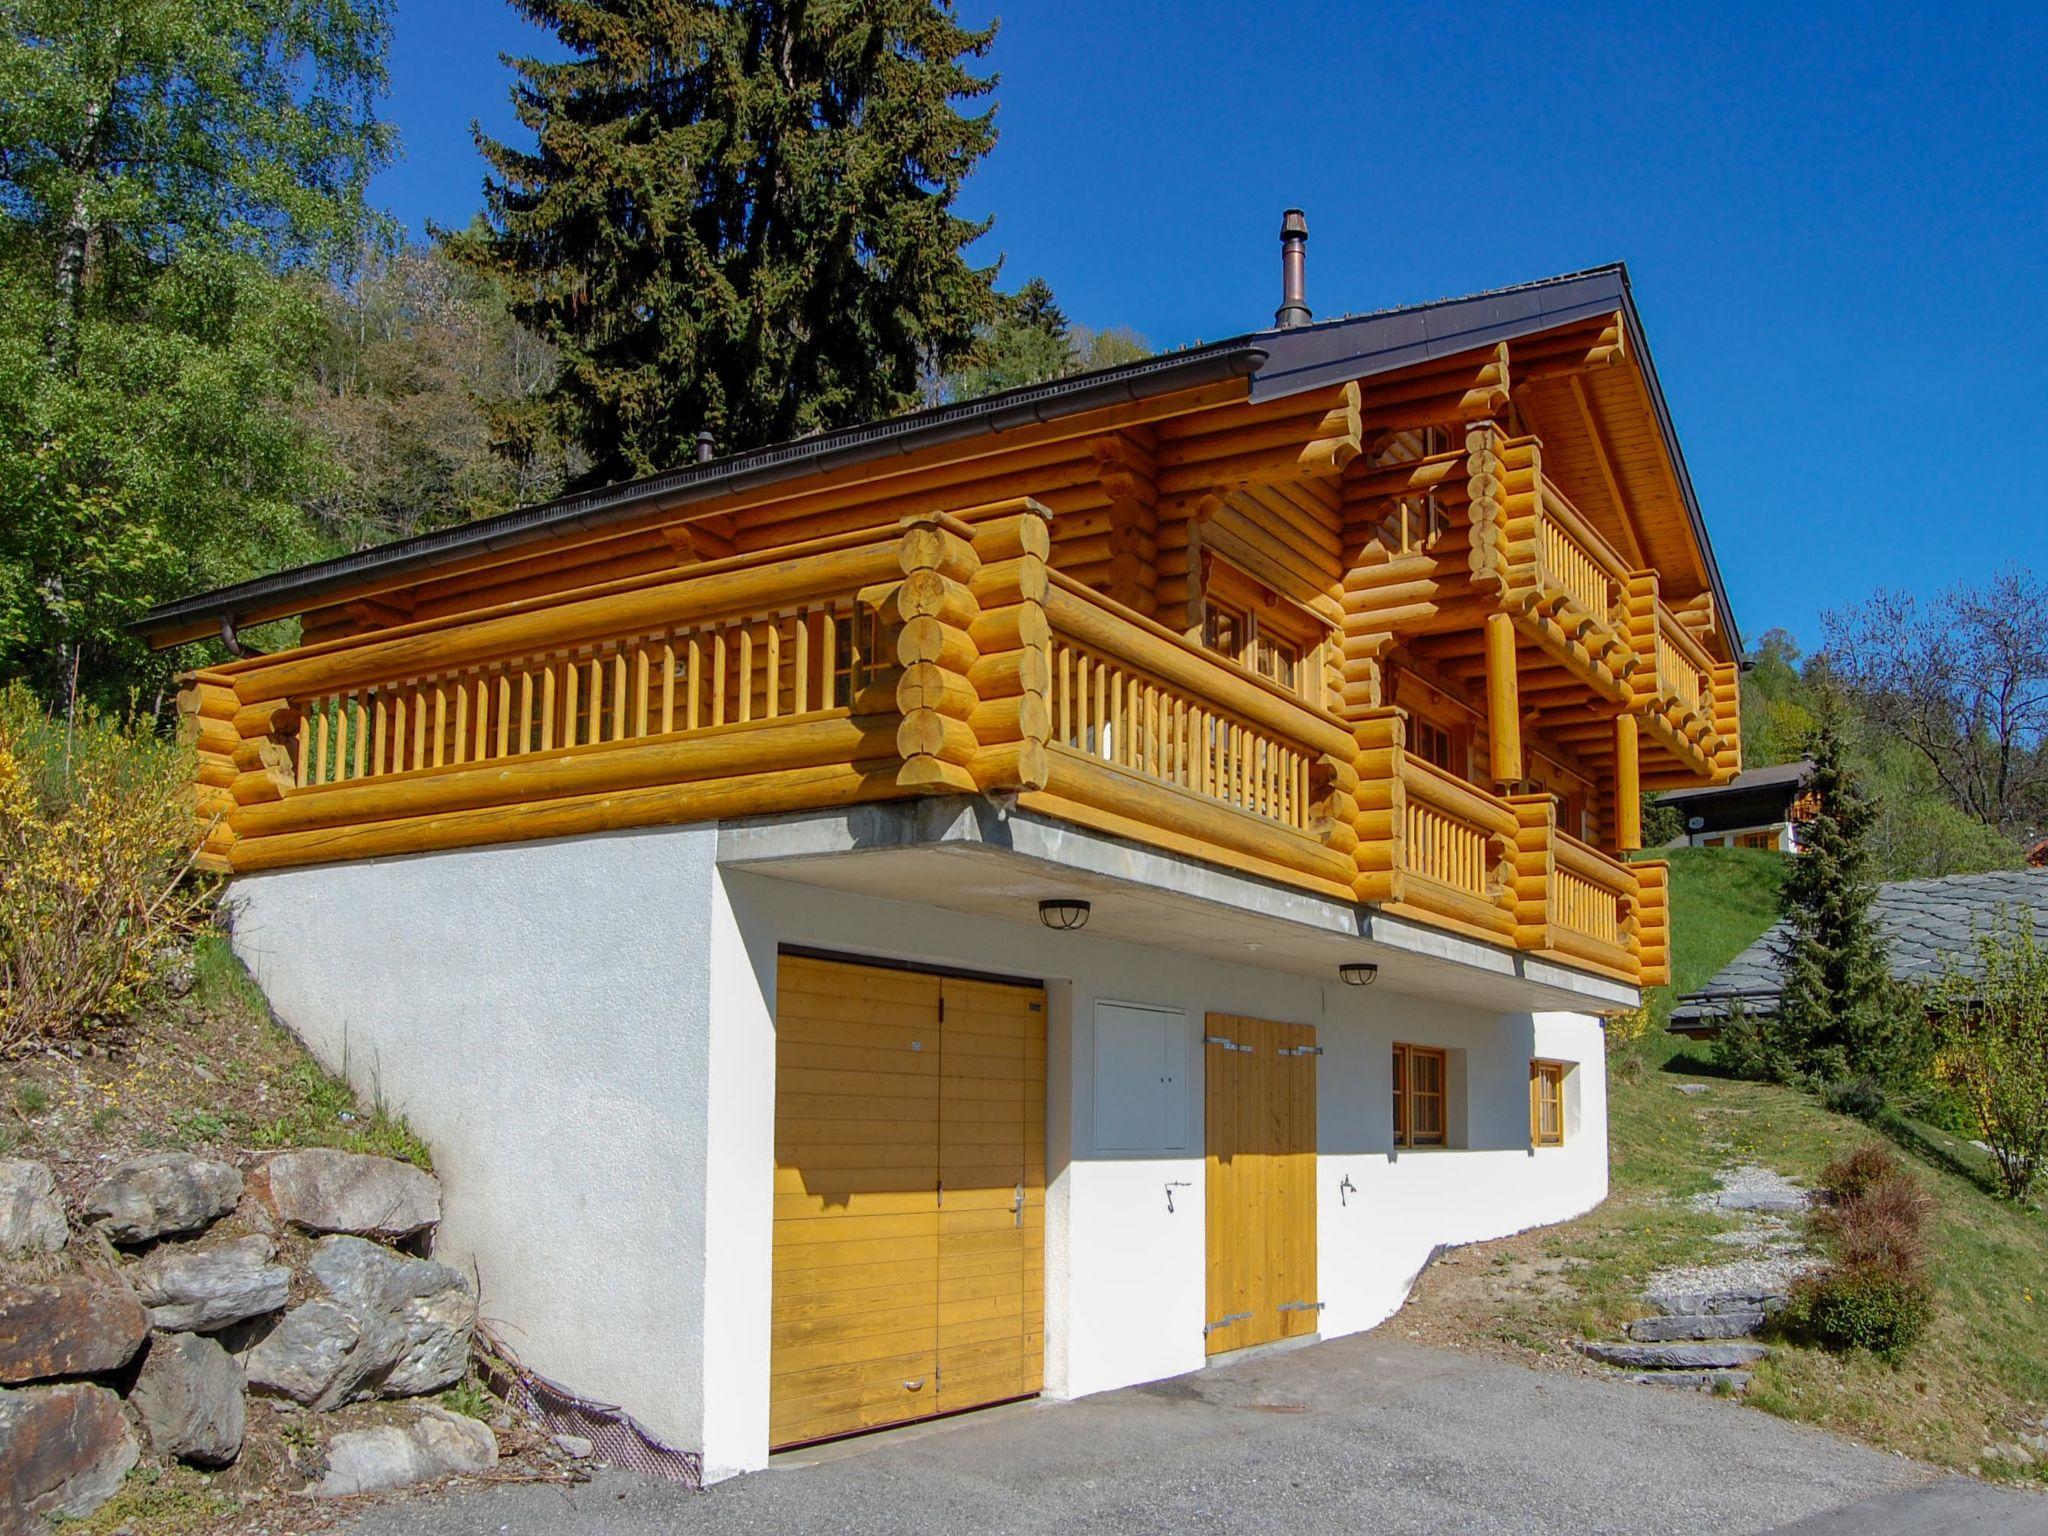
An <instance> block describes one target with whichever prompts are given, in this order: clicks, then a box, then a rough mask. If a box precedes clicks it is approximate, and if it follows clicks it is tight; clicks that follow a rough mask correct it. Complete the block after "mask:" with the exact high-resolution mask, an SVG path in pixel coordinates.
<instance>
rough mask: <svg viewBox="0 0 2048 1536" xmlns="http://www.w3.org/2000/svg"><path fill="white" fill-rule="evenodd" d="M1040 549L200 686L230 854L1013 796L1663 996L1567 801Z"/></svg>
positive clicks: (239, 674)
mask: <svg viewBox="0 0 2048 1536" xmlns="http://www.w3.org/2000/svg"><path fill="white" fill-rule="evenodd" d="M1048 551H1049V540H1048V532H1047V514H1046V513H1045V511H1044V509H1043V508H1042V507H1040V506H1039V505H1038V504H1037V503H1035V502H1032V501H1028V500H1013V501H1007V502H1002V503H997V504H993V505H987V506H980V507H974V508H970V509H967V510H964V511H961V512H958V513H950V514H949V513H933V514H926V515H921V516H917V517H913V518H909V519H906V520H905V521H904V522H903V523H902V524H901V525H900V526H898V527H896V528H894V529H892V530H889V531H888V532H886V533H880V534H878V533H875V532H872V531H869V532H861V533H851V534H845V535H840V536H834V537H824V538H817V539H813V540H810V541H807V542H805V543H802V544H796V545H791V546H787V547H784V548H781V549H778V550H776V551H774V552H772V553H768V554H758V555H736V556H731V557H728V558H724V559H716V560H711V561H707V562H704V563H702V564H698V565H694V566H690V567H687V568H685V569H684V570H682V571H680V572H678V571H666V572H659V573H653V574H647V575H640V576H632V577H627V578H624V579H620V580H615V581H612V582H610V583H607V584H605V585H602V586H597V587H592V588H587V589H585V590H584V591H583V592H581V593H577V594H572V595H570V596H568V597H567V598H561V597H547V598H532V599H523V600H517V601H512V602H507V603H504V604H501V605H499V606H498V607H496V608H492V609H488V610H484V611H482V612H476V613H471V614H466V615H462V616H459V617H450V618H439V619H428V620H424V621H420V622H416V623H411V624H404V625H400V626H397V627H393V628H390V629H386V630H383V631H380V632H377V633H374V634H370V635H365V636H359V637H349V638H343V639H336V640H332V641H328V642H325V643H321V644H315V645H309V646H304V647H301V648H299V649H297V650H293V651H288V652H283V653H280V654H277V655H271V656H263V657H251V658H248V659H245V660H241V661H237V662H234V663H231V664H228V665H225V666H222V667H219V668H215V669H210V670H208V671H205V672H201V673H198V674H196V675H195V676H194V678H193V680H192V683H191V686H190V687H189V688H188V689H187V691H186V693H185V694H184V695H183V696H182V698H181V704H182V706H183V708H184V710H185V712H186V715H187V720H188V728H189V734H190V737H191V739H192V740H193V741H194V743H195V744H196V746H197V748H198V751H199V755H200V781H201V788H200V802H199V804H200V811H201V814H202V816H203V817H204V818H205V819H206V821H207V823H208V834H207V842H206V849H207V855H208V858H209V861H210V862H211V863H212V864H213V865H214V866H215V867H217V868H222V869H231V870H234V871H237V872H241V871H257V870H268V869H277V868H283V867H288V866H293V865H301V864H309V863H319V862H324V861H329V860H335V859H350V858H362V857H371V856H378V855H390V854H402V853H414V852H421V851H427V850H435V849H446V848H456V847H465V846H473V845H480V844H488V843H501V842H511V841H517V840H522V839H529V838H540V837H551V836H559V835H566V834H572V833H588V832H595V831H603V830H610V829H615V828H623V827H636V826H649V825H657V824H671V823H682V822H691V821H706V820H727V819H732V818H739V817H749V816H760V815H765V814H773V813H785V812H801V811H815V810H820V809H825V808H836V807H846V806H851V805H855V804H858V803H862V802H872V801H886V800H895V799H903V798H908V797H914V796H926V795H946V794H960V795H987V794H995V795H999V796H1009V795H1014V796H1015V797H1016V799H1017V803H1018V804H1019V805H1020V806H1021V807H1022V808H1023V809H1025V810H1027V811H1030V812H1033V813H1035V814H1037V815H1041V816H1045V817H1050V818H1054V819H1056V820H1059V821H1062V822H1066V823H1069V824H1074V825H1079V826H1085V827H1089V828H1093V829H1094V830H1096V831H1099V832H1103V833H1108V834H1111V835H1113V836H1115V837H1119V838H1123V839H1127V840H1130V841H1133V842H1136V843H1139V844H1144V845H1147V846H1150V847H1153V848H1160V849H1166V850H1169V851H1172V852H1175V853H1179V854H1184V855H1190V856H1193V857H1196V858H1199V859H1202V860H1206V861H1209V862H1211V863H1215V864H1221V865H1225V866H1228V867H1231V868H1234V869H1236V870H1239V871H1242V872H1244V873H1248V874H1251V875H1254V876H1257V877H1260V878H1262V879H1265V880H1270V881H1278V882H1282V883H1284V884H1286V885H1289V886H1292V887H1296V888H1299V889H1304V890H1308V891H1311V892H1314V893H1316V894H1318V895H1320V896H1323V897H1326V898H1334V899H1338V900H1342V901H1345V902H1363V903H1371V904H1374V905H1375V906H1377V907H1380V908H1383V909H1384V910H1387V911H1389V912H1392V913H1395V914H1398V915H1400V916H1402V917H1406V918H1411V919H1414V920H1416V921H1418V922H1422V923H1426V924H1428V925H1431V926H1433V927H1436V928H1439V929H1443V930H1447V931H1450V932H1454V933H1457V934H1460V935H1463V936H1465V937H1467V938H1473V939H1478V940H1481V941H1484V942H1486V943H1488V944H1492V945H1496V946H1501V947H1507V948H1512V949H1515V950H1519V951H1523V952H1527V953H1530V954H1536V955H1542V956H1546V957H1549V958H1551V959H1554V960H1557V961H1561V962H1564V963H1567V964H1570V965H1572V966H1575V967H1578V968H1581V969H1584V970H1590V971H1593V972H1596V973H1598V974H1600V975H1603V976H1606V977H1610V978H1613V979H1616V980H1620V981H1624V982H1628V983H1637V982H1653V981H1655V980H1657V979H1659V978H1660V976H1661V973H1662V965H1663V947H1662V941H1661V938H1660V937H1659V935H1660V934H1661V932H1662V927H1661V924H1662V915H1661V913H1662V895H1661V893H1662V883H1661V880H1660V879H1658V878H1656V875H1655V871H1656V868H1657V867H1656V866H1654V865H1645V864H1625V863H1622V862H1620V861H1618V860H1615V859H1613V858H1610V857H1609V856H1607V855H1605V854H1602V853H1600V852H1598V851H1597V850H1595V849H1593V848H1591V847H1589V846H1587V845H1586V844H1584V843H1582V842H1580V841H1578V840H1577V839H1575V838H1573V837H1571V836H1568V835H1567V834H1566V833H1565V832H1564V831H1562V830H1561V829H1560V828H1559V827H1558V826H1557V825H1556V802H1555V800H1553V799H1552V798H1551V797H1549V796H1547V795H1517V796H1509V797H1501V796H1496V795H1494V794H1491V793H1489V792H1487V791H1486V790H1484V789H1481V788H1478V787H1475V786H1473V785H1471V784H1468V783H1465V782H1464V781H1463V780H1461V779H1458V778H1456V777H1454V776H1452V775H1450V774H1448V773H1446V772H1444V771H1442V770H1440V769H1437V768H1435V767H1433V766H1432V765H1430V764H1429V763H1427V762H1425V761H1423V760H1422V759H1421V758H1420V757H1419V756H1416V755H1413V754H1411V753H1410V752H1409V751H1408V750H1407V733H1408V720H1407V717H1406V715H1405V714H1404V713H1403V711H1401V710H1399V709H1391V708H1389V709H1378V710H1372V711H1369V712H1367V713H1365V714H1364V715H1363V716H1362V717H1360V718H1358V719H1356V720H1355V721H1351V722H1347V721H1346V720H1344V719H1342V718H1340V717H1339V716H1337V715H1336V714H1333V713H1331V712H1330V711H1328V710H1325V709H1322V708H1320V707H1317V706H1316V705H1314V704H1311V703H1309V702H1306V701H1305V700H1304V699H1302V698H1300V697H1297V696H1296V695H1295V694H1293V693H1292V692H1290V691H1289V690H1287V689H1285V688H1283V687H1281V686H1279V685H1278V684H1276V683H1274V682H1271V681H1269V680H1268V679H1266V678H1264V677H1262V676H1259V675H1258V674H1256V673H1254V672H1253V671H1251V670H1249V669H1247V668H1246V667H1243V666H1240V665H1238V664H1237V663H1235V662H1232V661H1229V660H1226V659H1224V658H1222V657H1219V656H1218V655H1216V654H1214V653H1212V652H1211V651H1208V650H1205V649H1204V648H1203V647H1201V646H1199V645H1197V644H1195V643H1194V642H1192V641H1190V640H1188V639H1187V638H1185V637H1183V636H1182V635H1180V634H1179V633H1177V632H1175V631H1173V630H1171V629H1168V628H1166V627H1165V626H1163V625H1161V624H1159V623H1157V622H1155V621H1153V620H1152V619H1149V618H1147V617H1145V616H1144V615H1142V614H1139V613H1137V612H1136V611H1134V610H1132V609H1129V608H1126V607H1124V606H1122V605H1121V604H1119V603H1117V602H1115V601H1113V600H1111V599H1109V598H1106V597H1103V596H1101V595H1100V594H1098V593H1096V592H1094V591H1092V590H1090V589H1089V588H1088V587H1086V586H1084V585H1083V584H1081V583H1079V582H1077V581H1074V580H1072V579H1070V578H1068V577H1065V576H1063V575H1060V574H1058V573H1055V572H1052V571H1050V570H1049V569H1048V568H1047V563H1046V562H1047V555H1048ZM1556 559H1558V560H1562V559H1563V556H1561V555H1559V556H1557V557H1556ZM1546 569H1549V567H1546ZM1570 580H1571V581H1573V582H1575V583H1577V584H1578V589H1579V592H1580V594H1581V595H1582V596H1584V597H1589V598H1594V599H1596V600H1603V601H1606V602H1609V603H1610V604H1611V603H1612V601H1613V600H1612V598H1611V596H1606V595H1603V594H1602V593H1599V592H1596V591H1594V590H1593V589H1592V588H1591V587H1589V586H1587V585H1586V584H1585V579H1584V575H1583V572H1579V573H1577V574H1573V575H1571V576H1570ZM1546 590H1547V589H1546ZM1570 600H1571V602H1573V603H1578V602H1579V601H1580V597H1578V596H1574V597H1571V599H1570ZM1584 611H1586V612H1587V613H1588V615H1589V616H1590V610H1584ZM1577 612H1578V610H1573V609H1570V608H1565V607H1559V608H1555V609H1553V610H1552V611H1551V612H1549V613H1548V614H1547V615H1546V620H1547V621H1548V622H1553V623H1559V624H1560V627H1561V628H1562V627H1563V626H1564V625H1565V624H1577V623H1578V622H1579V620H1578V617H1577ZM1559 614H1562V615H1564V618H1563V620H1562V621H1560V619H1559V617H1558V615H1559ZM1607 622H1609V623H1612V622H1613V616H1612V607H1611V606H1610V607H1609V616H1608V619H1607ZM1580 638H1581V643H1583V638H1584V637H1583V636H1581V637H1580ZM1667 643H1668V646H1669V649H1670V651H1671V654H1672V656H1673V657H1674V658H1677V657H1682V656H1684V655H1686V654H1687V653H1685V652H1684V649H1683V639H1682V637H1678V636H1672V637H1669V638H1668V641H1667ZM1588 654H1589V655H1590V654H1591V652H1590V651H1589V652H1588ZM1602 654H1603V655H1604V654H1605V652H1604V650H1603V652H1602ZM1694 681H1695V682H1697V679H1696V678H1695V679H1694ZM1686 686H1688V684H1687V682H1686V679H1685V677H1684V676H1683V675H1680V674H1677V673H1674V687H1675V688H1678V689H1683V688H1685V687H1686Z"/></svg>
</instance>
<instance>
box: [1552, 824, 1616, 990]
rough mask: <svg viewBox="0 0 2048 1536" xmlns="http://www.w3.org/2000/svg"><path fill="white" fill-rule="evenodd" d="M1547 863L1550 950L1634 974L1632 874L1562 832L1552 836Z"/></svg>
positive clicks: (1614, 861) (1613, 860) (1605, 856)
mask: <svg viewBox="0 0 2048 1536" xmlns="http://www.w3.org/2000/svg"><path fill="white" fill-rule="evenodd" d="M1552 858H1553V863H1552V869H1551V877H1550V878H1551V887H1550V920H1551V925H1552V929H1553V932H1552V935H1551V947H1552V948H1553V949H1556V950H1558V951H1560V952H1562V953H1564V954H1567V955H1571V956H1573V957H1575V958H1577V959H1580V960H1588V961H1591V962H1593V963H1594V964H1596V965H1601V966H1605V967H1607V968H1608V969H1610V970H1617V971H1625V972H1629V973H1633V972H1634V969H1635V957H1634V940H1635V933H1636V912H1635V906H1636V878H1635V874H1634V871H1632V870H1631V869H1630V868H1629V866H1628V865H1626V864H1624V863H1622V862H1621V861H1620V860H1618V859H1612V858H1609V857H1608V856H1607V855H1606V854H1604V853H1602V852H1601V851H1600V850H1599V849H1597V848H1594V847H1592V846H1590V845H1589V844H1586V843H1582V842H1580V841H1579V840H1578V839H1577V838H1575V837H1572V836H1570V835H1569V834H1568V833H1564V832H1559V833H1557V834H1556V836H1555V840H1554V845H1553V855H1552Z"/></svg>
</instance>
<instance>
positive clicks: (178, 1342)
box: [128, 1333, 246, 1467]
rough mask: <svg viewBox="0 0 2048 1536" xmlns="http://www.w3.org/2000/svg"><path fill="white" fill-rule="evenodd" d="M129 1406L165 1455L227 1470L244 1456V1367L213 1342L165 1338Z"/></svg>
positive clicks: (152, 1351)
mask: <svg viewBox="0 0 2048 1536" xmlns="http://www.w3.org/2000/svg"><path fill="white" fill-rule="evenodd" d="M128 1404H129V1406H130V1407H132V1408H133V1409H134V1410H135V1412H136V1414H137V1415H138V1416H139V1417H140V1418H141V1420H142V1427H143V1428H144V1429H145V1430H146V1431H148V1433H149V1448H150V1449H151V1450H152V1451H154V1452H156V1454H157V1455H159V1456H165V1457H175V1458H177V1459H178V1460H180V1461H190V1462H194V1463H196V1464H198V1465H199V1466H202V1467H224V1466H226V1465H227V1464H228V1463H229V1462H231V1461H233V1460H234V1459H235V1458H236V1457H237V1456H239V1455H241V1454H242V1428H243V1422H244V1418H245V1414H246V1408H245V1405H244V1404H243V1401H242V1368H241V1367H240V1366H239V1365H237V1364H235V1357H234V1356H233V1355H231V1354H229V1353H228V1352H227V1351H226V1350H224V1349H222V1348H221V1347H220V1346H219V1345H218V1344H216V1343H214V1341H213V1340H212V1339H209V1338H204V1337H202V1336H201V1335H199V1334H196V1333H166V1334H159V1335H158V1336H157V1337H156V1338H155V1339H154V1340H152V1341H151V1343H150V1346H149V1355H148V1357H147V1358H146V1359H144V1361H143V1362H142V1372H141V1374H140V1375H138V1376H137V1377H136V1378H135V1388H134V1390H133V1391H131V1392H130V1393H129V1394H128Z"/></svg>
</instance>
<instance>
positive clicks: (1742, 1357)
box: [1579, 1343, 1770, 1371]
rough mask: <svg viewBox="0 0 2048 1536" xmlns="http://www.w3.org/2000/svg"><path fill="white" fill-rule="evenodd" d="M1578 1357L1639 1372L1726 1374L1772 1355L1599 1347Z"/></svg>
mask: <svg viewBox="0 0 2048 1536" xmlns="http://www.w3.org/2000/svg"><path fill="white" fill-rule="evenodd" d="M1579 1353H1580V1354H1582V1355H1584V1356H1586V1358H1587V1359H1589V1360H1598V1361H1601V1362H1602V1363H1604V1364H1607V1365H1620V1366H1626V1367H1628V1368H1629V1369H1630V1370H1636V1371H1725V1370H1739V1369H1740V1368H1741V1367H1743V1366H1745V1365H1755V1364H1756V1363H1757V1361H1759V1360H1761V1359H1763V1357H1764V1356H1765V1355H1767V1354H1769V1353H1770V1350H1769V1349H1767V1348H1766V1347H1765V1346H1764V1345H1762V1344H1730V1343H1706V1344H1600V1343H1584V1344H1581V1345H1579Z"/></svg>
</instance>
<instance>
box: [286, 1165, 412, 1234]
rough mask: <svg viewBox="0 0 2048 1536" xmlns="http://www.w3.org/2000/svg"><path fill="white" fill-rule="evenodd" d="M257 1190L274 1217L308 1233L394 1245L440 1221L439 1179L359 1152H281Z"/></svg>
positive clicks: (410, 1167)
mask: <svg viewBox="0 0 2048 1536" xmlns="http://www.w3.org/2000/svg"><path fill="white" fill-rule="evenodd" d="M259 1187H260V1189H261V1190H262V1192H263V1195H264V1198H265V1199H266V1200H267V1201H268V1202H269V1204H270V1208H271V1209H272V1210H273V1211H275V1212H276V1213H277V1214H278V1215H279V1216H280V1217H282V1218H283V1219H284V1220H286V1221H289V1222H291V1223H293V1224H294V1225H296V1226H300V1227H303V1228H305V1229H306V1230H307V1231H308V1232H349V1233H354V1234H356V1235H357V1236H361V1237H381V1238H386V1239H396V1238H401V1237H409V1236H411V1235H412V1234H413V1233H415V1232H418V1231H420V1230H421V1229H422V1228H425V1227H430V1226H432V1225H434V1223H435V1222H437V1221H439V1220H440V1219H441V1181H440V1180H439V1179H436V1178H435V1177H434V1176H433V1175H432V1174H430V1173H422V1172H421V1171H420V1170H419V1169H417V1168H415V1167H413V1166H412V1165H411V1164H410V1163H401V1162H398V1161H396V1160H394V1159H392V1158H388V1157H367V1156H365V1155H363V1154H362V1153H360V1152H337V1151H335V1150H334V1149H333V1148H331V1147H308V1148H306V1149H305V1150H304V1151H300V1152H281V1153H279V1154H278V1155H277V1156H276V1157H273V1158H271V1159H270V1160H269V1161H268V1162H266V1163H265V1164H264V1165H263V1167H262V1169H261V1171H260V1175H259Z"/></svg>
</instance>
